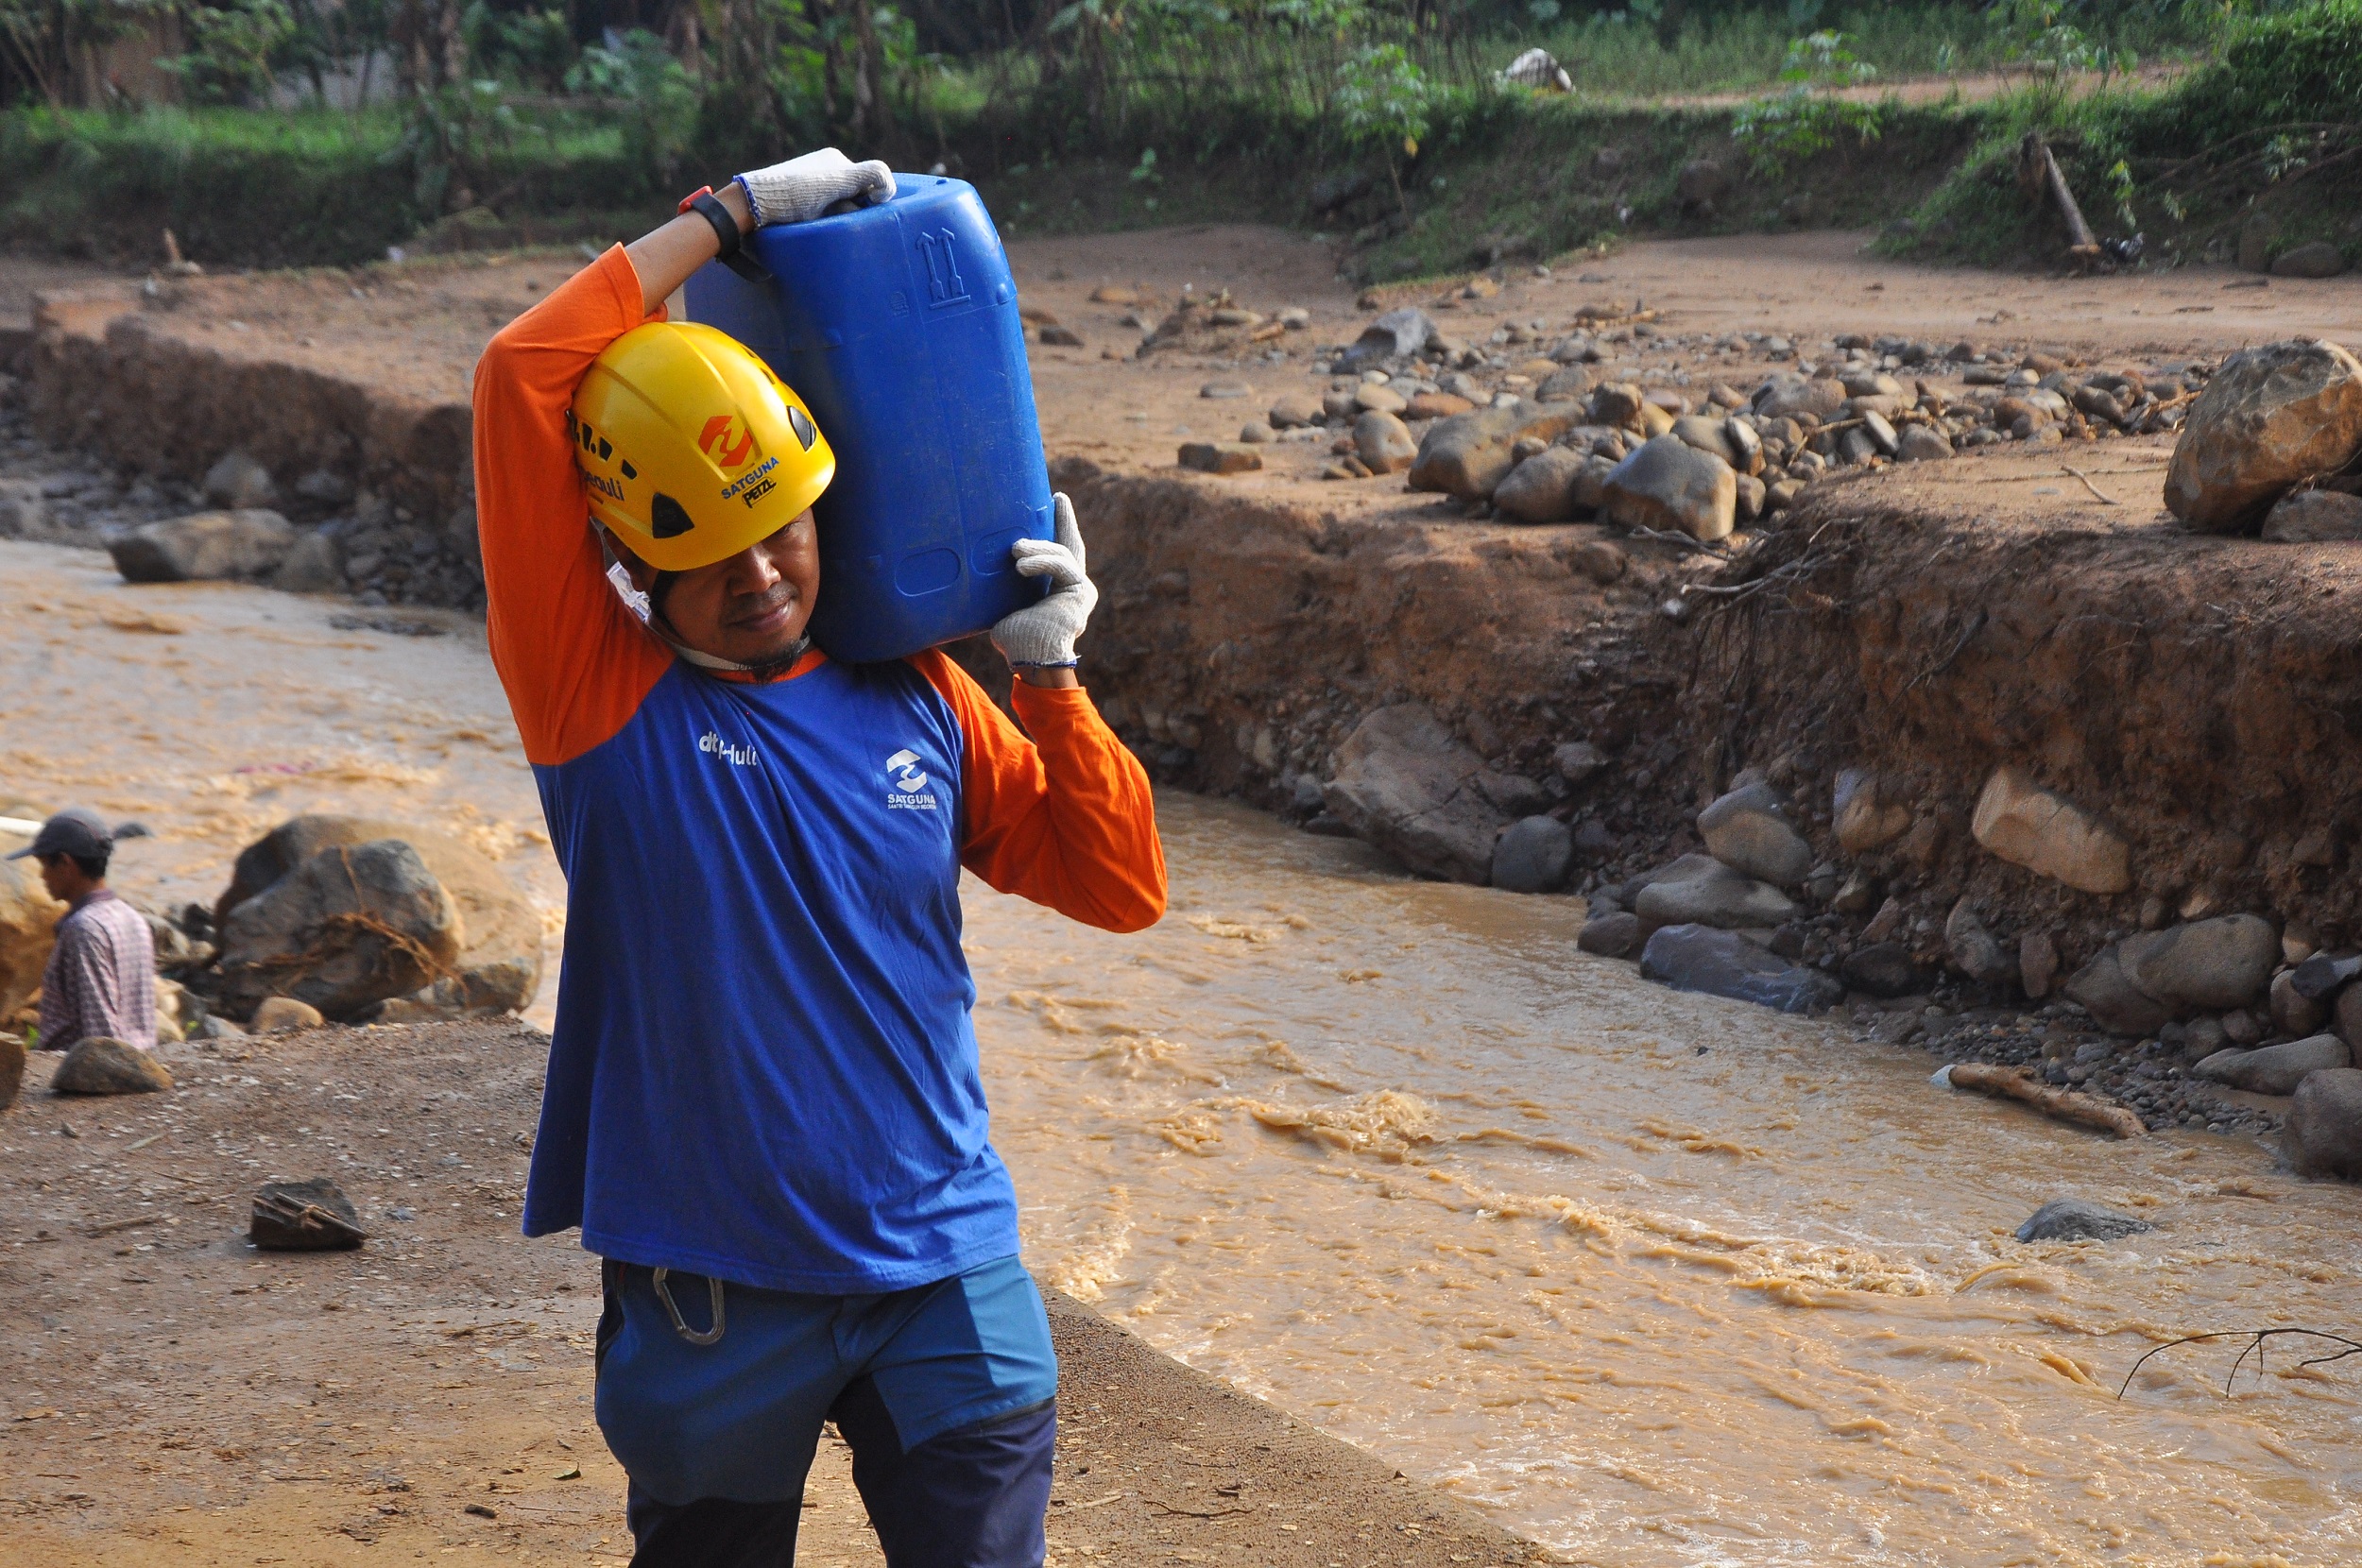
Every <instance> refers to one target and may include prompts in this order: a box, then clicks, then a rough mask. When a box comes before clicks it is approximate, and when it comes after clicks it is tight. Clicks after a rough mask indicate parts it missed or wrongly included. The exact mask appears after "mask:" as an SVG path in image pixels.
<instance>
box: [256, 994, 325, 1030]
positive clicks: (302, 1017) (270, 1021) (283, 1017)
mask: <svg viewBox="0 0 2362 1568" xmlns="http://www.w3.org/2000/svg"><path fill="white" fill-rule="evenodd" d="M326 1022H328V1020H327V1019H326V1018H323V1017H322V1016H320V1010H319V1009H318V1008H317V1007H314V1006H313V1005H312V1004H311V1003H310V1002H300V1001H298V1000H296V999H295V998H294V997H264V998H263V999H262V1000H261V1001H260V1002H258V1003H256V1004H255V1007H254V1016H253V1017H251V1018H248V1020H247V1026H246V1027H247V1029H248V1031H249V1032H251V1033H255V1034H276V1033H278V1032H280V1031H282V1030H285V1031H296V1030H303V1029H317V1028H319V1027H320V1026H321V1025H322V1024H324V1023H326Z"/></svg>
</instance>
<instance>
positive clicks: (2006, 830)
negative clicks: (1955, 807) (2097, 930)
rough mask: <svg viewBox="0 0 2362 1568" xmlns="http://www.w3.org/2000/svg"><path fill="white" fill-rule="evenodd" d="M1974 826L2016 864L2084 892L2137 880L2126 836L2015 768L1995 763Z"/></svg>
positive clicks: (2120, 887) (2116, 888) (1980, 838)
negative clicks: (2119, 834)
mask: <svg viewBox="0 0 2362 1568" xmlns="http://www.w3.org/2000/svg"><path fill="white" fill-rule="evenodd" d="M1969 832H1970V833H1971V834H1972V835H1973V836H1974V837H1975V838H1976V840H1977V843H1978V844H1982V845H1984V847H1985V848H1986V849H1987V850H1988V851H1990V852H1991V853H1993V854H1994V855H1997V856H1999V857H2000V858H2001V859H2003V860H2005V861H2009V862H2010V863H2011V864H2012V865H2022V866H2024V867H2025V868H2026V869H2027V870H2028V871H2031V872H2034V873H2036V874H2038V875H2040V876H2044V877H2050V878H2056V879H2057V880H2059V881H2062V882H2064V883H2065V884H2066V885H2067V886H2069V887H2071V888H2078V889H2080V890H2081V891H2083V892H2085V893H2122V892H2124V891H2125V890H2126V889H2127V888H2129V887H2131V885H2132V867H2131V852H2130V851H2129V850H2127V849H2126V847H2125V844H2124V841H2123V840H2122V839H2120V838H2118V837H2116V836H2115V834H2114V833H2113V832H2111V831H2110V830H2109V829H2108V828H2107V827H2104V826H2103V825H2102V824H2101V823H2100V822H2099V821H2098V820H2097V818H2095V817H2093V816H2092V815H2091V814H2090V813H2089V812H2087V811H2085V810H2082V809H2081V808H2080V807H2079V806H2077V805H2075V804H2074V803H2073V802H2072V801H2069V800H2067V799H2065V798H2064V797H2063V796H2061V795H2056V794H2053V793H2050V792H2049V791H2048V790H2045V789H2044V788H2043V787H2042V786H2041V785H2039V784H2036V783H2035V782H2034V781H2033V780H2032V779H2031V778H2029V777H2028V776H2027V775H2025V774H2023V773H2021V772H2019V771H2018V770H2017V769H2015V768H2008V767H2005V768H1998V769H1995V770H1994V775H1993V776H1992V777H1991V778H1989V779H1987V780H1986V781H1985V788H1984V793H1982V794H1980V795H1978V796H1977V812H1976V815H1975V816H1974V817H1972V818H1971V819H1970V821H1969Z"/></svg>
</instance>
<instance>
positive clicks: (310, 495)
mask: <svg viewBox="0 0 2362 1568" xmlns="http://www.w3.org/2000/svg"><path fill="white" fill-rule="evenodd" d="M295 493H296V495H297V497H298V499H300V500H302V501H308V502H310V503H312V504H313V505H315V506H318V507H334V506H347V505H350V504H351V503H352V498H353V497H354V496H355V495H357V494H358V493H359V491H358V490H357V489H356V488H355V486H353V483H352V481H351V480H350V479H347V478H346V477H345V476H344V475H343V474H340V473H338V472H337V471H336V470H335V469H313V470H312V471H311V472H310V473H307V474H305V475H304V476H303V477H302V478H301V479H299V480H297V481H296V485H295Z"/></svg>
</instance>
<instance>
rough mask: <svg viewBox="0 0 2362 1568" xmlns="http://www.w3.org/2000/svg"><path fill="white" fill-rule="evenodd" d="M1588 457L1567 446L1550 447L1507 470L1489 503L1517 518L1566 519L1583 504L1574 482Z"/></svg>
mask: <svg viewBox="0 0 2362 1568" xmlns="http://www.w3.org/2000/svg"><path fill="white" fill-rule="evenodd" d="M1590 461H1591V459H1589V458H1587V457H1584V456H1583V455H1582V454H1581V453H1579V452H1575V451H1574V450H1573V449H1571V448H1568V447H1550V448H1549V449H1547V450H1545V451H1543V452H1536V453H1535V454H1534V455H1533V456H1532V457H1529V458H1527V459H1526V460H1525V461H1524V462H1522V463H1520V464H1518V465H1517V466H1516V467H1515V468H1514V469H1510V470H1509V477H1508V478H1506V479H1504V480H1502V481H1501V482H1500V485H1499V486H1498V488H1496V489H1495V490H1494V491H1493V504H1494V505H1495V506H1496V507H1498V508H1499V509H1500V510H1501V511H1503V512H1505V513H1507V514H1508V515H1509V516H1511V517H1513V518H1515V519H1516V520H1518V521H1519V522H1566V521H1568V520H1571V519H1573V518H1575V517H1576V516H1578V515H1579V514H1580V513H1581V512H1582V510H1583V508H1582V506H1581V505H1580V504H1579V503H1577V501H1576V499H1575V486H1576V482H1577V481H1578V480H1580V479H1581V478H1582V477H1583V465H1584V464H1585V463H1588V462H1590Z"/></svg>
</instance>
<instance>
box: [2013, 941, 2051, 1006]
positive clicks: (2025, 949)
mask: <svg viewBox="0 0 2362 1568" xmlns="http://www.w3.org/2000/svg"><path fill="white" fill-rule="evenodd" d="M2058 981H2059V944H2058V940H2057V939H2056V938H2055V937H2053V936H2052V935H2051V934H2050V933H2049V932H2048V931H2028V932H2027V933H2026V934H2025V935H2024V936H2021V937H2019V938H2018V939H2017V982H2018V984H2019V985H2021V986H2023V987H2024V988H2025V990H2026V994H2027V995H2028V997H2032V998H2033V999H2034V1000H2036V1001H2041V1000H2042V999H2043V998H2044V997H2047V996H2049V995H2050V988H2051V987H2052V986H2054V985H2056V984H2057V983H2058Z"/></svg>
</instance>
